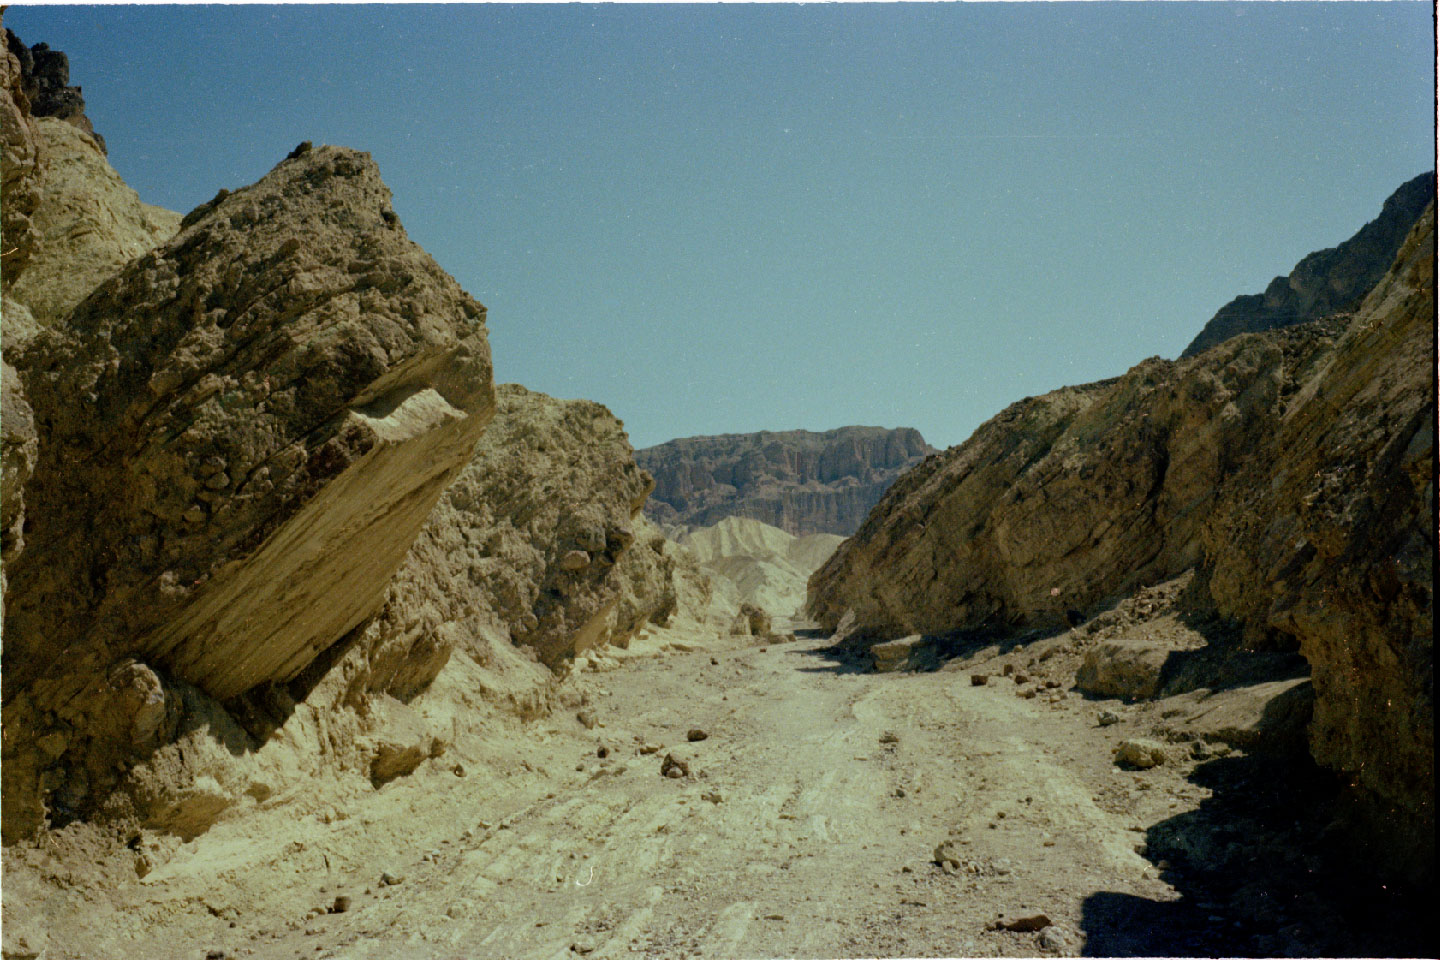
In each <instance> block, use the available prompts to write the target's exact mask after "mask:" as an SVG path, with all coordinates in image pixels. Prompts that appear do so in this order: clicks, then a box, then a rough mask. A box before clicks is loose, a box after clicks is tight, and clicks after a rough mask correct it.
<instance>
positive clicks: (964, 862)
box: [0, 10, 1440, 960]
mask: <svg viewBox="0 0 1440 960" xmlns="http://www.w3.org/2000/svg"><path fill="white" fill-rule="evenodd" d="M0 13H3V10H0ZM0 68H3V70H0V124H3V137H0V148H3V150H0V153H3V156H0V159H3V164H4V171H3V173H4V176H3V188H4V197H3V199H4V220H3V224H0V226H3V230H4V240H5V245H4V246H5V249H6V251H7V252H6V254H5V256H6V260H5V262H4V264H3V267H4V271H3V294H4V304H3V320H4V328H3V335H4V336H3V343H4V364H3V378H0V379H3V392H4V404H3V411H0V417H3V424H0V425H3V466H4V481H3V512H0V513H3V515H0V528H3V529H0V533H3V562H4V567H3V573H4V578H3V581H0V588H3V594H4V608H3V621H4V622H3V630H4V633H3V639H4V647H3V667H4V670H3V710H4V714H3V724H4V726H3V756H0V760H3V767H0V781H3V783H0V785H3V790H0V800H3V804H0V814H3V819H0V825H3V841H4V848H3V866H4V875H3V884H4V886H3V932H0V936H3V940H0V954H3V957H4V958H5V960H12V958H13V960H81V958H85V960H91V958H128V957H144V958H155V960H172V958H173V960H202V958H204V960H221V958H225V960H233V958H240V957H254V958H259V960H268V958H300V957H315V958H336V960H340V958H344V960H350V958H356V960H363V958H373V960H380V958H391V957H406V958H419V960H428V958H434V960H441V958H445V960H450V958H469V957H514V958H547V960H558V958H574V957H593V958H620V957H653V958H671V957H680V956H686V957H689V956H701V957H719V958H725V957H748V958H758V957H804V958H840V957H882V956H883V957H892V956H893V957H945V956H967V957H968V956H1039V955H1044V956H1081V955H1085V956H1102V955H1103V956H1114V955H1125V956H1146V955H1170V956H1221V955H1227V956H1321V955H1345V956H1368V955H1380V956H1421V955H1426V956H1433V955H1435V953H1436V951H1437V947H1440V941H1437V938H1436V933H1435V930H1434V927H1433V925H1432V924H1429V923H1427V922H1426V920H1425V918H1426V916H1427V915H1426V914H1425V913H1422V911H1421V906H1420V905H1421V904H1423V903H1426V902H1430V898H1431V897H1433V894H1434V892H1435V890H1434V887H1435V878H1434V792H1433V773H1434V740H1433V715H1434V711H1433V636H1432V634H1433V594H1432V587H1431V578H1432V576H1433V554H1434V550H1435V525H1434V510H1435V482H1434V480H1435V471H1434V468H1435V462H1436V460H1435V449H1434V442H1433V438H1434V427H1435V399H1436V389H1435V380H1434V376H1433V374H1434V370H1433V367H1432V366H1431V361H1432V359H1433V354H1432V353H1431V350H1432V349H1433V327H1432V326H1431V323H1432V318H1433V316H1434V309H1435V308H1434V264H1435V233H1434V202H1433V194H1434V179H1433V176H1431V177H1429V178H1428V179H1427V178H1421V179H1419V180H1416V181H1412V182H1411V183H1410V184H1407V185H1406V186H1405V187H1404V188H1403V196H1401V199H1402V200H1403V201H1404V202H1400V201H1395V202H1392V203H1391V204H1389V205H1387V207H1386V210H1385V212H1384V215H1383V217H1382V220H1381V221H1379V224H1380V225H1379V226H1374V225H1372V226H1371V227H1367V228H1366V230H1365V231H1362V233H1361V234H1360V235H1358V237H1359V239H1357V240H1355V241H1352V242H1351V243H1350V244H1348V245H1346V246H1345V247H1344V248H1343V249H1342V250H1341V252H1340V253H1337V254H1334V255H1327V256H1319V257H1316V258H1309V259H1307V260H1306V261H1304V263H1303V264H1302V266H1304V269H1303V270H1298V268H1297V273H1296V274H1295V275H1293V276H1294V277H1296V278H1298V279H1296V280H1295V281H1294V282H1295V283H1297V284H1300V286H1302V287H1304V288H1305V290H1310V291H1311V293H1314V291H1315V290H1317V289H1321V288H1326V289H1332V288H1333V290H1335V291H1338V292H1337V293H1336V294H1335V297H1337V298H1338V299H1334V298H1331V299H1327V298H1326V297H1319V296H1318V295H1317V296H1311V295H1309V294H1307V295H1306V298H1305V299H1304V304H1305V308H1306V309H1307V310H1311V309H1313V310H1314V311H1319V312H1320V313H1323V314H1325V315H1324V316H1317V317H1315V318H1314V319H1311V320H1309V322H1306V323H1300V324H1295V325H1288V326H1285V327H1284V328H1282V329H1271V327H1272V326H1274V325H1273V324H1269V323H1268V320H1267V319H1266V318H1267V317H1270V314H1269V313H1265V311H1263V310H1260V308H1259V307H1257V306H1256V305H1255V304H1253V303H1251V304H1249V306H1248V307H1246V310H1249V311H1250V312H1248V313H1245V316H1244V317H1242V318H1241V319H1242V320H1244V321H1245V322H1244V323H1241V322H1240V321H1238V320H1237V321H1235V324H1231V325H1232V326H1233V325H1236V324H1238V325H1239V327H1241V328H1244V329H1246V330H1250V329H1252V328H1254V332H1248V333H1243V334H1242V335H1241V336H1239V337H1229V338H1227V337H1226V336H1223V335H1224V334H1226V333H1227V331H1228V330H1229V327H1228V326H1226V324H1220V325H1219V326H1218V327H1217V328H1216V329H1215V330H1212V331H1211V334H1213V336H1214V338H1216V342H1215V343H1214V344H1213V345H1211V346H1209V347H1208V349H1197V352H1196V353H1195V355H1194V356H1192V357H1188V358H1187V359H1184V360H1181V361H1176V362H1173V363H1172V362H1169V361H1164V360H1159V359H1152V360H1148V361H1145V362H1144V363H1142V364H1140V365H1138V366H1136V367H1135V368H1134V369H1132V370H1130V371H1129V372H1127V373H1126V374H1125V375H1124V376H1122V377H1117V378H1115V379H1113V380H1106V381H1102V382H1100V383H1096V384H1090V385H1085V386H1079V387H1067V388H1063V389H1060V390H1057V391H1054V392H1052V393H1049V394H1046V395H1045V396H1042V397H1038V398H1029V399H1027V400H1025V401H1022V402H1020V403H1018V404H1016V405H1014V406H1013V407H1011V408H1010V409H1008V410H1006V411H1004V412H1002V413H1001V414H1000V415H998V416H997V417H996V418H994V419H993V420H992V421H990V422H989V423H987V424H986V425H984V426H982V427H981V428H980V430H979V431H977V432H976V434H975V436H974V437H972V438H971V440H970V441H967V443H965V444H963V445H961V446H958V447H954V448H951V449H950V450H948V451H945V452H936V451H933V450H932V449H931V448H930V447H929V446H928V445H926V444H925V443H924V441H923V440H922V439H921V437H920V435H919V434H918V433H917V432H915V431H913V430H895V431H890V430H882V429H880V428H870V427H846V428H842V429H840V430H836V431H831V432H830V433H827V434H811V433H807V432H805V431H785V432H776V433H761V434H748V435H733V436H726V437H711V438H690V439H688V440H679V441H673V442H671V443H669V444H663V445H661V446H659V447H655V448H651V450H649V451H642V452H641V453H640V454H637V452H636V451H635V450H634V449H633V448H632V446H631V444H630V439H629V436H628V435H627V433H626V431H625V428H624V425H623V424H622V423H621V422H620V420H619V419H618V418H617V417H616V416H615V415H614V414H613V413H612V412H611V411H610V410H608V409H606V408H605V407H604V406H601V405H600V404H597V403H593V402H590V401H587V400H562V399H556V398H553V397H549V396H546V395H544V394H541V393H537V392H535V391H531V390H527V389H526V388H525V387H523V386H520V385H516V384H506V383H503V382H500V383H497V382H496V381H497V375H496V374H497V371H495V370H493V369H492V363H491V354H490V347H489V342H488V335H487V331H486V309H485V307H483V306H481V305H480V304H479V303H477V302H475V300H474V299H472V298H471V297H470V295H469V294H467V293H466V292H465V291H464V290H463V289H461V287H460V286H459V284H458V283H457V282H456V281H455V280H454V279H453V278H452V277H450V275H449V274H447V273H446V272H445V270H444V269H443V268H442V267H441V265H440V264H438V263H436V262H435V261H434V260H433V259H432V258H431V257H430V256H429V254H427V253H426V252H425V251H424V250H423V249H421V248H420V246H419V245H418V244H416V243H415V242H414V241H412V240H411V239H410V237H409V236H408V234H407V233H406V231H405V228H404V226H403V224H402V223H401V222H400V219H399V217H398V216H397V215H396V213H395V211H394V209H393V208H392V205H391V202H390V200H391V197H390V192H389V189H388V188H387V187H386V186H385V184H384V182H383V180H382V179H381V171H380V169H379V167H378V165H377V164H376V163H375V162H374V160H373V159H372V158H371V157H370V156H369V155H368V154H365V153H363V152H361V151H357V150H353V149H349V148H346V147H340V146H332V145H315V144H311V143H309V142H305V143H301V144H299V145H298V146H297V147H296V148H295V149H294V150H293V151H292V152H291V153H290V154H289V155H288V156H284V157H280V156H277V157H276V158H275V165H274V167H273V169H271V171H270V172H269V173H267V174H266V175H265V176H263V177H261V178H260V179H259V180H258V181H257V182H255V183H253V184H250V185H231V186H230V187H228V188H225V189H221V190H219V192H218V193H217V194H216V195H215V197H214V199H213V200H211V201H209V202H207V203H204V204H201V205H200V206H199V207H197V208H196V209H194V210H192V211H190V212H189V213H187V214H185V215H184V216H183V217H182V216H181V215H179V214H178V213H173V212H169V211H164V210H160V209H158V208H154V207H150V206H147V205H145V204H143V203H141V202H140V199H139V197H138V196H137V195H136V194H135V193H134V191H133V190H130V188H129V187H127V186H126V185H125V184H124V183H123V181H121V179H120V177H119V176H118V175H117V174H116V173H115V171H114V170H113V169H112V168H111V167H110V165H109V162H108V159H107V155H106V152H105V146H104V141H103V140H101V139H100V138H99V137H98V136H97V135H96V134H95V131H94V130H93V128H92V126H91V124H90V122H89V120H88V119H87V118H86V117H85V115H84V104H83V100H82V99H81V98H80V95H79V90H78V88H71V87H69V86H68V85H67V84H68V65H67V61H66V60H65V58H64V55H63V54H60V53H59V52H58V51H51V50H49V49H48V48H45V47H42V46H40V45H37V46H35V47H26V46H25V45H24V44H23V43H21V42H20V40H19V38H17V37H15V36H14V35H13V34H11V33H9V32H8V31H6V50H5V51H4V56H3V58H0ZM1427 198H1428V202H1422V201H1426V200H1427ZM1392 241H1393V242H1392ZM1342 254H1343V255H1342ZM1376 258H1380V259H1384V260H1386V262H1385V263H1380V264H1378V265H1377V263H1376ZM1342 281H1343V282H1342ZM1327 284H1328V285H1329V286H1328V287H1326V285H1327ZM1362 286H1363V287H1366V288H1367V289H1365V290H1362V289H1360V287H1362ZM1301 292H1303V291H1301ZM1341 294H1343V296H1341ZM1296 295H1297V296H1299V293H1297V294H1296ZM1276 296H1277V297H1278V296H1279V294H1278V293H1277V294H1276ZM1332 299H1333V302H1332ZM1276 302H1277V303H1279V304H1280V305H1281V306H1284V304H1286V303H1289V302H1290V301H1289V300H1288V299H1284V298H1281V299H1279V300H1276ZM1247 303H1248V301H1247ZM1241 306H1242V307H1243V306H1245V304H1241ZM1272 306H1273V304H1272ZM1250 308H1254V309H1253V310H1251V309H1250ZM1239 309H1240V308H1238V307H1237V308H1236V310H1239ZM1267 309H1269V308H1267ZM1277 309H1278V308H1277ZM1339 309H1343V310H1345V311H1346V312H1344V313H1341V314H1334V313H1333V311H1334V310H1339ZM1256 311H1259V312H1258V313H1257V312H1256ZM1241 312H1244V311H1241ZM1272 312H1273V311H1272ZM1232 313H1234V311H1232ZM1251 314H1255V316H1251ZM1261 314H1263V316H1261ZM1226 316H1230V314H1226ZM1235 316H1239V314H1238V313H1236V314H1235ZM1257 317H1258V319H1256V318H1257ZM1247 318H1248V319H1247ZM1231 319H1232V320H1233V319H1234V317H1231ZM1272 319H1273V318H1272ZM1307 319H1308V318H1307ZM1262 321H1264V322H1262ZM1227 322H1228V321H1227ZM498 373H499V374H500V379H503V373H504V371H503V370H502V371H498ZM646 464H649V465H650V467H651V468H653V473H652V470H647V469H644V467H645V465H646ZM657 477H658V481H657ZM657 484H658V491H657ZM872 506H873V509H871V507H872ZM647 509H648V511H649V516H648V518H647ZM771 523H773V525H769V524H771ZM781 528H783V529H781ZM851 534H853V535H851ZM842 536H847V537H848V538H846V539H842ZM1381 704H1383V705H1384V706H1383V709H1382V708H1381V707H1380V705H1381Z"/></svg>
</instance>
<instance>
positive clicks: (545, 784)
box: [50, 638, 1220, 958]
mask: <svg viewBox="0 0 1440 960" xmlns="http://www.w3.org/2000/svg"><path fill="white" fill-rule="evenodd" d="M825 646H826V641H825V640H824V639H820V638H815V639H808V640H801V641H799V642H793V643H785V644H776V645H772V646H769V647H766V648H760V647H747V648H741V649H728V650H707V649H696V650H692V651H689V652H672V653H669V654H667V655H665V656H662V657H650V658H639V657H637V658H634V659H631V660H629V661H628V662H626V663H624V664H623V665H621V666H619V668H618V669H608V670H605V671H603V672H594V671H582V672H580V673H578V674H577V675H576V676H574V677H572V678H571V680H570V681H568V685H569V686H570V688H571V689H570V695H571V697H572V698H573V699H572V702H574V703H577V704H579V703H580V702H581V701H584V702H585V703H586V704H588V705H586V706H584V707H583V709H585V710H587V711H589V712H590V713H592V714H593V718H594V720H595V721H596V722H597V724H598V725H597V726H595V727H593V728H587V727H586V726H584V725H582V724H581V723H580V722H578V721H577V720H576V718H575V714H576V711H571V710H564V711H557V712H556V713H555V714H553V715H552V716H550V717H549V718H547V719H545V720H542V721H538V722H535V723H532V724H529V725H526V726H524V727H520V726H518V725H517V726H516V727H515V728H514V729H513V730H511V731H509V732H508V733H507V736H506V738H502V739H497V740H495V741H494V742H491V743H489V744H487V745H485V747H484V748H483V751H481V750H480V749H479V748H475V747H473V746H472V747H471V748H470V752H469V754H468V755H467V754H465V753H464V752H463V751H457V752H452V753H451V754H450V755H447V756H446V757H445V758H442V759H441V760H438V761H433V762H432V763H430V764H427V766H426V768H424V769H422V770H421V771H420V772H417V774H415V775H414V776H412V777H408V778H402V779H401V780H397V781H395V782H394V783H391V784H388V785H386V786H385V787H383V788H382V789H380V790H378V791H371V792H369V793H368V794H367V793H356V794H355V795H353V796H349V797H338V798H332V799H333V800H334V802H333V803H331V804H328V805H325V806H323V807H322V808H320V809H317V810H314V811H313V812H308V813H305V814H304V815H301V814H300V812H299V811H297V810H295V809H293V808H291V809H285V808H282V809H281V810H279V811H277V812H276V813H274V814H273V815H272V816H271V817H270V818H269V819H268V820H257V819H251V820H248V821H240V822H234V823H230V822H227V823H222V824H220V825H218V826H217V827H215V828H214V829H212V830H211V831H210V832H209V833H208V834H206V835H205V836H202V837H201V838H199V839H197V840H196V841H193V842H192V843H189V844H185V845H183V846H182V847H181V848H180V849H178V850H176V851H174V853H173V855H172V856H170V858H169V859H168V861H167V862H166V863H164V865H163V866H160V867H159V868H158V869H156V870H155V871H154V872H153V873H151V874H150V875H149V876H147V877H146V878H145V879H144V880H143V881H135V882H130V883H126V884H123V885H121V886H119V887H118V888H117V889H116V890H115V891H114V893H113V896H112V898H111V899H110V900H109V901H108V902H106V903H101V904H95V903H91V904H90V905H89V906H88V908H77V907H75V906H74V904H73V903H72V902H71V901H69V900H64V899H63V898H60V897H58V896H57V897H56V898H54V902H53V907H54V910H55V911H56V914H55V917H54V922H55V924H57V925H58V928H60V929H69V930H72V931H75V930H77V929H86V930H88V932H87V933H86V934H85V935H84V936H82V937H76V938H68V937H67V938H61V939H58V940H57V939H52V941H51V948H52V953H51V954H50V955H51V956H69V955H72V954H71V952H70V951H71V950H73V951H74V954H73V955H77V956H78V955H87V956H114V955H126V956H142V955H143V956H147V957H186V958H190V957H205V956H206V955H207V954H209V955H212V956H214V955H219V952H223V954H224V956H226V957H236V956H257V957H299V956H305V957H347V958H349V957H354V958H379V957H396V956H405V957H436V958H440V957H445V958H449V957H540V958H560V957H574V956H577V955H584V956H592V957H622V956H652V957H676V956H712V957H781V956H785V957H852V956H887V955H889V956H912V957H914V956H989V955H996V956H1015V955H1026V956H1033V955H1039V954H1076V953H1079V952H1081V951H1082V950H1083V951H1084V952H1086V953H1128V952H1134V953H1152V954H1153V953H1170V952H1194V951H1196V949H1197V947H1198V946H1199V945H1200V942H1201V941H1200V940H1197V939H1196V938H1197V937H1200V938H1203V937H1204V936H1205V935H1206V933H1205V931H1206V929H1207V928H1209V929H1210V932H1211V933H1212V934H1213V932H1214V929H1213V928H1214V927H1215V926H1216V924H1217V923H1219V922H1220V921H1219V918H1211V919H1207V918H1206V917H1205V916H1204V915H1203V911H1201V912H1200V913H1197V912H1196V908H1195V907H1194V906H1193V905H1191V904H1190V903H1188V902H1183V901H1182V900H1181V896H1180V894H1179V893H1177V892H1176V891H1175V890H1174V889H1173V888H1172V887H1171V886H1170V885H1169V884H1167V883H1166V882H1164V881H1162V880H1161V879H1159V878H1158V877H1157V876H1156V874H1157V872H1158V871H1157V870H1156V868H1155V866H1154V865H1152V864H1151V863H1150V862H1149V861H1147V860H1146V859H1145V858H1143V857H1142V856H1141V855H1140V854H1138V853H1137V852H1136V849H1137V844H1142V843H1143V839H1144V835H1143V832H1142V831H1143V829H1144V828H1145V827H1146V826H1147V825H1149V824H1151V823H1154V822H1155V821H1157V820H1159V819H1162V818H1163V817H1165V816H1173V815H1175V814H1176V813H1177V812H1184V811H1185V810H1188V809H1193V808H1194V807H1195V806H1196V805H1197V804H1199V803H1200V802H1202V801H1203V800H1204V796H1205V791H1203V790H1201V789H1200V788H1198V787H1195V786H1193V785H1190V784H1187V783H1184V782H1183V781H1182V780H1181V779H1180V778H1179V777H1178V776H1177V775H1175V774H1174V773H1172V774H1170V775H1169V778H1168V779H1164V778H1161V777H1160V776H1159V774H1158V772H1155V773H1156V776H1155V777H1154V778H1152V779H1151V780H1149V781H1146V780H1144V775H1143V774H1137V773H1135V772H1124V771H1121V770H1119V769H1117V768H1116V767H1115V766H1114V764H1113V762H1112V759H1111V756H1110V748H1109V746H1107V743H1106V738H1104V737H1100V736H1097V735H1096V727H1095V715H1096V714H1097V713H1098V712H1099V710H1100V708H1101V706H1103V705H1100V704H1095V703H1090V702H1086V701H1084V700H1081V699H1079V698H1076V697H1074V696H1069V697H1063V698H1061V697H1060V696H1059V691H1046V696H1044V697H1036V698H1033V699H1028V700H1027V699H1019V698H1017V697H1016V695H1015V686H1014V685H1013V684H1012V683H1010V681H1009V679H1008V678H1006V679H1002V678H1001V677H999V676H998V675H997V676H994V677H993V678H992V679H991V681H990V682H989V683H988V684H987V685H984V686H976V685H973V684H972V681H971V679H970V675H971V674H972V673H976V672H981V673H984V672H990V673H996V674H998V672H999V663H1000V661H999V660H997V659H993V657H994V654H995V651H993V650H992V651H989V652H987V653H982V654H981V655H980V656H979V657H978V658H974V657H972V658H971V659H969V660H956V661H952V662H951V663H950V664H949V665H948V666H947V668H946V669H943V670H940V671H937V672H929V673H891V674H875V673H871V672H866V671H864V670H863V669H862V668H861V665H858V664H854V663H848V662H845V661H842V660H837V659H834V658H833V655H831V654H830V653H828V652H827V650H826V649H825ZM987 657H988V658H990V659H988V660H987ZM606 665H607V666H613V663H608V662H607V663H606ZM1050 697H1055V698H1056V700H1055V702H1050V699H1049V698H1050ZM691 729H699V730H703V731H705V732H706V734H707V736H706V738H705V739H703V740H699V741H697V742H690V741H689V740H688V739H687V734H688V732H689V731H690V730H691ZM645 745H651V746H660V747H661V749H659V750H658V752H654V753H642V752H641V748H642V747H643V746H645ZM602 748H604V749H605V751H606V754H607V755H606V756H604V757H601V756H599V753H600V751H601V750H602ZM482 753H483V755H482ZM667 754H672V755H673V756H674V757H675V758H676V759H678V760H682V761H684V762H685V763H686V764H688V766H689V771H690V775H689V776H688V777H682V778H678V779H671V778H667V777H663V776H662V775H661V772H660V771H661V766H662V762H663V759H664V758H665V756H666V755H667ZM455 764H459V765H460V768H461V770H462V771H463V772H464V775H463V776H458V775H456V773H455V772H453V769H452V768H453V767H454V765H455ZM947 841H948V842H950V844H951V846H950V847H949V848H948V852H949V855H950V856H951V857H952V858H953V862H952V863H951V864H950V865H949V869H948V870H947V869H942V866H941V865H940V864H937V863H936V862H935V861H936V848H937V846H938V845H940V844H942V843H945V842H947ZM1141 849H1143V846H1142V847H1141ZM382 874H388V880H389V881H393V882H386V878H382ZM337 897H348V898H349V902H348V905H347V909H345V910H344V911H343V912H328V911H329V910H331V909H333V906H334V904H335V902H336V898H337ZM92 899H93V898H92ZM77 909H89V910H90V911H91V912H90V913H89V914H88V915H85V914H76V913H75V912H74V911H75V910H77ZM111 911H114V912H113V914H112V913H111ZM1037 914H1043V915H1044V916H1045V918H1046V919H1047V921H1048V924H1047V925H1046V926H1045V927H1044V928H1043V929H1041V930H1038V931H1037V930H1021V931H1010V930H1004V929H997V928H996V927H997V921H998V922H1014V921H1016V920H1021V919H1023V918H1030V917H1034V916H1035V915H1037ZM87 916H88V918H89V922H86V917H87ZM101 916H104V917H105V918H106V919H105V922H104V923H97V922H95V918H97V917H101ZM67 942H68V944H69V946H68V947H66V946H63V945H64V944H66V943H67ZM122 943H123V944H124V946H123V954H117V953H116V951H117V950H120V949H122V948H121V947H120V946H119V945H120V944H122ZM1167 946H1168V947H1169V949H1166V947H1167ZM1182 948H1183V950H1182Z"/></svg>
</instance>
